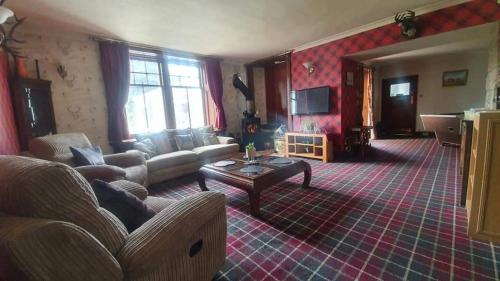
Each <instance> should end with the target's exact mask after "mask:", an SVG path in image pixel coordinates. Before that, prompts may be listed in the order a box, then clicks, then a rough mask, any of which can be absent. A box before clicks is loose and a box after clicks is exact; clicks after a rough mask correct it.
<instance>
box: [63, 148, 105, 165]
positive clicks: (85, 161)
mask: <svg viewBox="0 0 500 281" xmlns="http://www.w3.org/2000/svg"><path fill="white" fill-rule="evenodd" d="M69 149H70V150H71V153H73V159H74V162H75V164H76V166H87V165H104V164H106V163H105V162H104V157H103V155H102V150H101V147H99V146H94V147H88V148H79V147H73V146H70V147H69Z"/></svg>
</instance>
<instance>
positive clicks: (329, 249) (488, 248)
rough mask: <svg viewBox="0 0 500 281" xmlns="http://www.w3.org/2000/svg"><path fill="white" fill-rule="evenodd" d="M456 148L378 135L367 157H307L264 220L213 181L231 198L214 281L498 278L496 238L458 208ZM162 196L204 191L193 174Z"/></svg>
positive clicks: (271, 192) (266, 202) (276, 193)
mask: <svg viewBox="0 0 500 281" xmlns="http://www.w3.org/2000/svg"><path fill="white" fill-rule="evenodd" d="M458 156H459V149H457V148H453V147H441V146H439V145H438V144H437V142H436V141H435V140H433V139H398V140H380V141H374V142H373V144H372V150H371V152H370V154H369V157H368V158H367V159H366V160H365V161H358V160H352V161H342V162H334V163H322V162H319V161H309V160H307V161H308V162H309V163H310V164H311V166H312V171H313V177H312V181H311V188H309V189H302V188H301V187H300V185H301V183H302V175H298V176H295V177H293V178H291V179H289V180H288V181H285V182H283V183H281V184H278V185H276V186H274V187H272V188H270V189H268V190H266V191H264V192H263V193H262V198H261V213H262V218H261V219H256V218H253V217H251V216H250V215H249V205H248V197H247V195H246V193H245V192H243V191H240V190H238V189H235V188H233V187H230V186H228V185H225V184H221V183H219V182H216V181H213V180H208V181H207V186H208V188H209V189H211V190H215V191H219V192H223V193H224V194H226V197H227V214H228V239H227V260H226V265H225V267H224V268H223V269H222V270H221V271H220V272H219V273H218V274H217V276H216V277H215V280H499V271H500V246H495V245H493V244H491V243H485V242H481V241H472V240H470V239H469V238H468V236H467V229H466V226H467V222H466V211H465V209H464V208H462V207H459V206H458V202H459V196H460V190H461V182H460V178H459V175H458V167H457V166H458V161H459V157H458ZM153 190H154V193H155V195H157V196H163V197H167V198H176V199H179V198H183V197H186V196H189V195H191V194H193V193H196V192H200V190H199V187H198V184H197V183H196V181H195V180H194V177H192V176H191V177H183V178H180V179H177V180H174V181H170V182H166V183H163V184H160V185H158V186H155V187H154V189H153Z"/></svg>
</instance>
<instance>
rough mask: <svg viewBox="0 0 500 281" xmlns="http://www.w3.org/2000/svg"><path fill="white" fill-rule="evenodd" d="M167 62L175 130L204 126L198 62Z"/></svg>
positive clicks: (203, 103) (174, 58)
mask: <svg viewBox="0 0 500 281" xmlns="http://www.w3.org/2000/svg"><path fill="white" fill-rule="evenodd" d="M167 61H168V75H169V80H170V87H171V88H172V101H173V105H174V111H175V125H176V128H197V127H202V126H204V125H205V100H204V91H203V88H202V84H201V75H200V64H199V62H198V61H196V60H192V59H185V58H177V57H168V58H167Z"/></svg>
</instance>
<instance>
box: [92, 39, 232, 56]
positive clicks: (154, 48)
mask: <svg viewBox="0 0 500 281" xmlns="http://www.w3.org/2000/svg"><path fill="white" fill-rule="evenodd" d="M89 38H90V39H91V40H94V41H97V42H116V43H123V44H127V45H128V46H130V47H132V48H135V49H141V50H143V51H154V52H161V53H164V54H167V55H177V56H182V57H188V58H196V59H213V60H217V61H222V60H223V59H222V58H220V57H216V56H207V55H200V54H196V53H191V52H186V51H179V50H174V49H169V48H163V47H158V46H153V45H147V44H141V43H135V42H130V41H125V40H120V39H113V38H106V37H99V36H89Z"/></svg>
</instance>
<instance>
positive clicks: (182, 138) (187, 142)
mask: <svg viewBox="0 0 500 281" xmlns="http://www.w3.org/2000/svg"><path fill="white" fill-rule="evenodd" d="M175 143H177V149H179V150H191V149H193V148H194V143H193V136H192V135H177V136H175Z"/></svg>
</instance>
